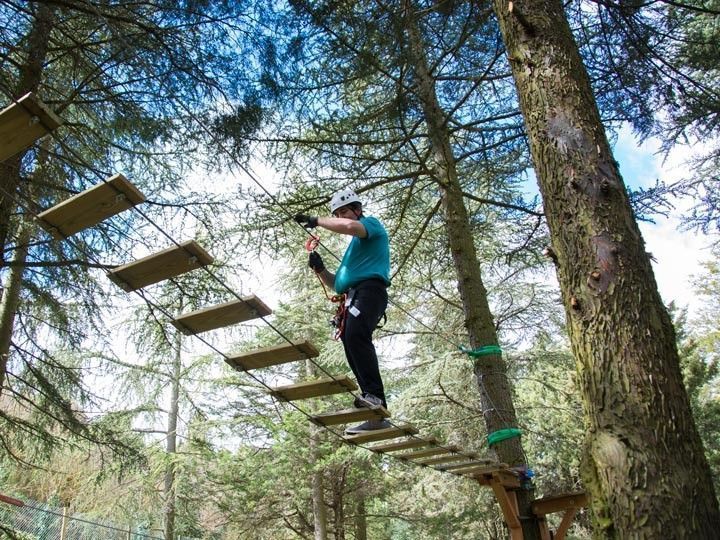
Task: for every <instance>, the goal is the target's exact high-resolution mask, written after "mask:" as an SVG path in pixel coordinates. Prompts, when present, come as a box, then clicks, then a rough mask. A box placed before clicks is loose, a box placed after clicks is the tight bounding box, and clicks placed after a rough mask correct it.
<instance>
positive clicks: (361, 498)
mask: <svg viewBox="0 0 720 540" xmlns="http://www.w3.org/2000/svg"><path fill="white" fill-rule="evenodd" d="M355 540H367V516H366V514H365V493H363V490H362V489H361V490H359V491H358V494H357V506H356V511H355Z"/></svg>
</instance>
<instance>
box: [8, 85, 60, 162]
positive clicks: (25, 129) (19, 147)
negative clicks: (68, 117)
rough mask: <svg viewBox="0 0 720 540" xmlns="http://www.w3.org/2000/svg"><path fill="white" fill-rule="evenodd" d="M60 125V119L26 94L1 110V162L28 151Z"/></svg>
mask: <svg viewBox="0 0 720 540" xmlns="http://www.w3.org/2000/svg"><path fill="white" fill-rule="evenodd" d="M61 124H62V120H61V119H60V118H59V117H58V116H56V115H55V113H54V112H52V111H51V110H50V109H49V108H48V107H47V106H46V105H45V104H44V103H43V102H42V101H40V100H39V99H37V98H36V97H35V95H34V94H32V93H29V94H25V95H24V96H23V97H21V98H20V99H18V100H17V101H16V102H15V103H12V104H10V105H9V106H7V107H5V108H4V109H3V110H2V111H0V161H5V160H6V159H8V158H10V157H12V156H14V155H15V154H17V153H19V152H22V151H23V150H25V149H26V148H29V147H30V146H31V145H32V144H33V143H34V142H35V141H36V140H38V139H39V138H40V137H42V136H44V135H47V134H48V133H50V132H51V131H53V130H55V129H57V127H58V126H60V125H61Z"/></svg>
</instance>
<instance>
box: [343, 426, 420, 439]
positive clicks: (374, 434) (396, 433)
mask: <svg viewBox="0 0 720 540" xmlns="http://www.w3.org/2000/svg"><path fill="white" fill-rule="evenodd" d="M417 432H418V430H417V429H416V428H415V427H413V426H411V425H409V424H407V425H403V426H393V427H390V428H385V429H376V430H375V431H368V432H367V433H359V434H357V435H346V436H345V437H343V440H344V441H345V442H348V443H350V444H363V443H367V442H374V441H382V440H385V439H396V438H398V437H405V436H407V435H415V434H416V433H417Z"/></svg>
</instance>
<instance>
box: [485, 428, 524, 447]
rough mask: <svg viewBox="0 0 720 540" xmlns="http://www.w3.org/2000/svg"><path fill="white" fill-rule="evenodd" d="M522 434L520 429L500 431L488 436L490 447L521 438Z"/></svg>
mask: <svg viewBox="0 0 720 540" xmlns="http://www.w3.org/2000/svg"><path fill="white" fill-rule="evenodd" d="M521 434H522V432H521V431H520V430H519V429H518V428H506V429H498V430H497V431H493V432H492V433H489V434H488V436H487V438H488V446H492V445H493V444H496V443H499V442H500V441H504V440H507V439H512V438H513V437H519V436H520V435H521Z"/></svg>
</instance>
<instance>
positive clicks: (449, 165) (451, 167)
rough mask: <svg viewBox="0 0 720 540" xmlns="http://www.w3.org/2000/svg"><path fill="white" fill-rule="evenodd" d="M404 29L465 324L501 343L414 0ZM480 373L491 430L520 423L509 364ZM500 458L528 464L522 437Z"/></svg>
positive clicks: (488, 364)
mask: <svg viewBox="0 0 720 540" xmlns="http://www.w3.org/2000/svg"><path fill="white" fill-rule="evenodd" d="M404 7H405V15H406V16H405V29H406V32H407V39H408V57H409V62H410V63H411V64H412V69H413V72H414V74H415V80H416V92H417V95H418V98H419V99H420V101H421V104H422V108H423V113H424V116H425V122H426V125H427V130H428V136H429V138H430V141H431V145H432V151H433V158H434V163H433V174H434V175H435V178H436V180H437V182H438V184H439V185H440V189H441V191H442V206H443V211H444V215H445V223H446V231H447V236H448V242H449V244H450V252H451V254H452V257H453V261H454V264H455V270H456V273H457V279H458V291H459V293H460V299H461V301H462V305H463V310H464V315H465V327H466V329H467V331H468V335H469V339H470V345H471V347H473V348H479V347H483V346H488V345H497V344H498V337H497V332H496V331H495V324H494V323H493V316H492V312H491V311H490V305H489V303H488V298H487V291H486V289H485V286H484V284H483V280H482V275H481V272H480V263H479V262H478V258H477V251H476V249H475V243H474V239H473V234H472V230H471V228H470V220H469V218H468V215H467V210H466V208H465V201H464V198H463V193H462V188H461V186H460V182H459V181H458V177H457V170H456V160H455V156H454V155H453V151H452V148H451V145H450V134H449V132H448V129H447V120H446V118H447V117H446V114H445V113H444V111H443V110H442V109H441V107H440V104H439V102H438V99H437V94H436V90H435V80H434V79H433V76H432V74H431V73H430V70H429V68H428V65H427V60H426V55H425V52H424V45H423V42H422V38H421V36H420V32H419V31H418V27H417V23H416V21H415V18H414V11H413V6H412V2H411V1H410V0H405V1H404ZM475 376H476V378H477V384H478V388H479V390H480V405H481V407H482V410H483V413H484V417H485V425H486V428H487V431H488V433H492V432H494V431H497V430H500V429H504V428H509V427H517V425H518V423H517V416H516V413H515V406H514V405H513V402H512V394H511V388H510V383H509V381H508V378H507V366H506V364H505V362H504V360H503V358H502V356H501V355H500V354H491V355H486V356H481V357H479V358H478V359H477V360H476V361H475ZM495 450H496V452H497V455H498V458H499V459H500V461H502V462H504V463H508V464H510V465H511V466H518V467H525V466H526V463H525V455H524V453H523V450H522V446H521V442H520V439H519V438H512V439H508V440H505V441H502V442H500V443H498V444H496V445H495ZM517 495H518V509H519V512H520V515H521V516H523V517H524V519H522V520H521V521H522V525H523V535H524V537H525V539H526V540H531V539H535V538H538V539H539V538H540V531H539V528H538V525H537V521H536V520H534V519H532V512H531V510H530V501H531V500H532V498H533V493H532V490H521V491H519V492H518V493H517Z"/></svg>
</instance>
